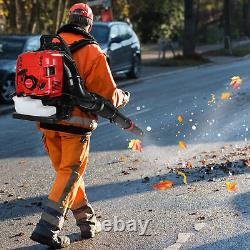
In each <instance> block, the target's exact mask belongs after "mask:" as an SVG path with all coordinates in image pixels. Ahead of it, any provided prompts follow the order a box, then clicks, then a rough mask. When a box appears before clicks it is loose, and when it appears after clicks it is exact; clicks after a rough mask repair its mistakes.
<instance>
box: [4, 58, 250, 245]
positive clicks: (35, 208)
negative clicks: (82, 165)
mask: <svg viewBox="0 0 250 250" xmlns="http://www.w3.org/2000/svg"><path fill="white" fill-rule="evenodd" d="M249 65H250V59H244V60H239V61H235V62H230V63H226V64H219V65H206V66H201V67H195V68H189V69H181V70H177V71H175V72H166V73H164V72H163V73H164V74H162V75H161V76H159V75H158V77H156V78H153V77H151V78H147V79H145V80H142V81H139V82H138V83H136V84H134V85H131V86H127V87H126V90H128V91H130V92H131V96H132V98H131V102H130V104H129V105H128V106H127V107H126V108H125V110H124V113H125V114H127V115H129V116H130V117H131V118H133V119H134V120H135V121H136V123H137V125H139V126H140V127H141V128H143V129H144V130H145V133H146V136H145V138H143V141H142V145H143V152H133V151H131V150H129V149H127V146H128V141H129V140H131V139H138V138H135V137H134V136H133V135H131V134H129V133H128V132H126V131H122V130H120V129H119V128H118V127H116V126H115V125H110V124H108V123H107V122H106V121H104V120H101V121H100V125H99V128H98V129H97V130H96V131H95V133H94V134H93V136H92V144H91V155H90V162H89V166H88V169H87V172H86V175H85V177H84V178H85V180H86V184H87V193H88V196H89V200H90V201H91V202H92V204H93V206H94V208H95V210H96V213H97V216H98V218H100V220H101V221H103V220H107V219H109V220H111V221H113V220H114V218H115V216H117V217H118V218H119V219H121V220H123V221H125V222H128V221H129V220H136V221H138V220H144V221H146V220H150V223H149V226H148V228H147V231H146V234H145V235H139V232H130V231H129V230H126V231H124V232H114V230H111V231H110V232H102V233H101V234H100V235H98V236H97V237H96V238H95V239H93V240H86V241H81V242H75V243H74V244H72V246H71V247H70V249H117V248H119V249H250V238H249V229H250V224H249V219H250V206H249V205H250V193H249V192H250V185H249V184H250V175H249V168H248V167H247V166H244V164H243V160H247V157H248V155H249V152H250V146H249V143H248V140H249V139H250V136H249V130H248V127H249V124H250V123H249V121H250V116H249V113H250V110H249V100H250V84H249V83H250V78H249V76H250V73H249ZM233 75H239V76H241V78H242V79H243V84H242V86H241V88H240V90H238V91H234V90H232V88H231V87H230V86H229V82H230V77H232V76H233ZM227 91H230V92H231V93H232V98H231V99H230V100H225V101H222V100H220V96H221V93H223V92H227ZM211 94H214V95H215V99H216V102H215V103H212V104H211V105H208V101H209V100H211ZM178 115H182V116H183V122H182V123H179V122H178V121H177V116H178ZM147 129H148V130H150V129H151V130H150V131H147ZM40 138H41V135H40V134H39V133H38V132H37V131H36V129H35V128H34V124H32V123H31V122H25V121H18V120H13V119H12V118H11V115H4V116H2V117H1V118H0V171H1V175H0V180H1V186H0V197H1V205H0V211H1V212H0V213H1V214H0V215H1V216H0V218H1V221H0V222H1V235H0V242H1V247H0V248H2V249H46V248H44V247H43V246H40V245H37V244H35V243H33V242H32V241H30V240H29V235H30V233H31V232H32V229H33V228H34V225H35V223H36V221H37V220H38V219H39V215H40V213H41V211H42V206H41V204H42V203H44V202H45V201H46V195H47V194H48V192H49V188H50V186H51V182H52V181H53V179H54V173H53V171H52V168H51V167H50V162H49V159H48V158H47V156H46V154H45V153H44V150H43V148H42V145H41V140H40ZM180 140H183V141H185V143H186V144H187V149H186V150H181V149H180V148H179V147H178V142H179V141H180ZM204 159H205V160H204ZM185 162H191V163H192V165H193V168H191V169H183V168H182V164H183V163H185ZM176 168H177V169H179V170H181V171H184V172H185V173H187V181H188V184H187V185H185V184H184V183H183V179H182V177H181V176H180V175H177V174H176V172H175V170H176ZM160 180H171V181H173V182H174V186H173V187H172V188H171V189H168V190H165V191H160V190H154V189H153V188H152V185H153V184H154V183H157V182H159V181H160ZM226 180H230V181H234V182H236V183H237V191H236V192H228V191H227V189H226V187H225V182H226ZM198 227H199V228H198ZM197 228H198V229H197ZM64 233H66V234H69V235H70V237H71V238H72V239H73V238H75V237H76V234H77V228H76V226H75V225H74V220H73V218H72V215H71V214H69V216H68V220H67V221H66V224H65V227H64ZM180 233H184V235H183V237H184V239H182V240H179V241H177V238H178V236H179V237H180V236H181V235H180ZM188 236H190V238H189V239H188ZM176 242H177V243H176ZM170 246H172V248H170Z"/></svg>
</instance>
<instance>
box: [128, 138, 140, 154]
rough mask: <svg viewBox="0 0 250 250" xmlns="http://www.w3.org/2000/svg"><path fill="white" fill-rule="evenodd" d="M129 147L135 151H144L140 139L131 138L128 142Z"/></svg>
mask: <svg viewBox="0 0 250 250" xmlns="http://www.w3.org/2000/svg"><path fill="white" fill-rule="evenodd" d="M128 148H131V149H132V150H133V151H140V152H141V151H142V146H141V141H140V140H131V141H130V142H129V144H128Z"/></svg>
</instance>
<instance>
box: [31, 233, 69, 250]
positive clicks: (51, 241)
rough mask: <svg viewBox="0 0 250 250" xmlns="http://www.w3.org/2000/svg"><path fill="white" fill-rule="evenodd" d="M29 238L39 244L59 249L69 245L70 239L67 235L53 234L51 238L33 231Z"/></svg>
mask: <svg viewBox="0 0 250 250" xmlns="http://www.w3.org/2000/svg"><path fill="white" fill-rule="evenodd" d="M30 239H31V240H33V241H36V242H38V243H40V244H43V245H47V246H49V247H51V248H52V249H61V248H65V247H67V246H69V245H70V239H69V237H67V236H58V235H57V234H54V235H53V236H52V237H51V238H48V237H45V236H43V235H41V234H38V233H36V232H33V233H32V235H31V236H30Z"/></svg>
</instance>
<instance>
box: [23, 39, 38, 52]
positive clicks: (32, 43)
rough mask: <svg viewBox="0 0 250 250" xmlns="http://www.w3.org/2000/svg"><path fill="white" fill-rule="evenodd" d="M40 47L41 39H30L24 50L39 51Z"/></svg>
mask: <svg viewBox="0 0 250 250" xmlns="http://www.w3.org/2000/svg"><path fill="white" fill-rule="evenodd" d="M39 47H40V38H39V37H34V38H30V39H29V40H28V41H27V43H26V45H25V48H24V51H30V50H38V49H39Z"/></svg>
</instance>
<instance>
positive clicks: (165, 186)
mask: <svg viewBox="0 0 250 250" xmlns="http://www.w3.org/2000/svg"><path fill="white" fill-rule="evenodd" d="M173 185H174V183H173V182H172V181H169V180H165V181H160V182H158V183H156V184H154V185H153V188H154V189H157V190H166V189H169V188H171V187H172V186H173Z"/></svg>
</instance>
